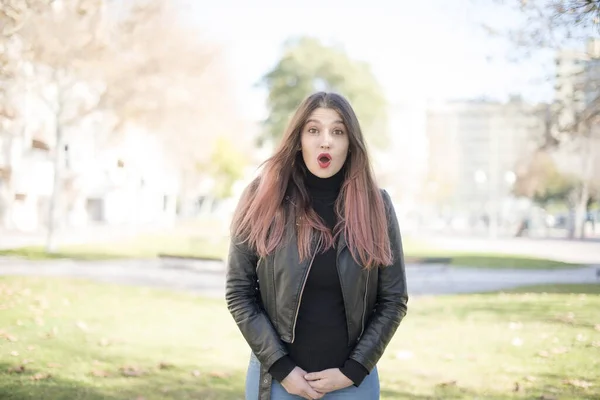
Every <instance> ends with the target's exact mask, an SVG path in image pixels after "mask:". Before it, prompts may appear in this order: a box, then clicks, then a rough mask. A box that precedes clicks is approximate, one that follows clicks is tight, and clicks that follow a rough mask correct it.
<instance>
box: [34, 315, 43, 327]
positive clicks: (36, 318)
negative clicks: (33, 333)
mask: <svg viewBox="0 0 600 400" xmlns="http://www.w3.org/2000/svg"><path fill="white" fill-rule="evenodd" d="M34 321H35V323H36V324H38V325H39V326H44V319H43V318H41V317H35V320H34Z"/></svg>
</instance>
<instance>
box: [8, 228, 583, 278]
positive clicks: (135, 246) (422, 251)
mask: <svg viewBox="0 0 600 400" xmlns="http://www.w3.org/2000/svg"><path fill="white" fill-rule="evenodd" d="M228 246H229V243H228V239H227V238H225V237H222V236H215V235H211V234H210V230H208V231H207V229H204V230H202V229H200V228H197V227H194V228H189V227H188V228H187V229H179V230H174V231H173V232H170V233H163V234H146V235H140V236H137V237H133V238H130V239H127V240H120V241H116V242H99V243H89V244H84V245H71V246H62V247H60V251H59V252H57V253H55V254H48V253H46V252H45V250H44V248H43V247H39V246H34V247H24V248H19V249H9V250H0V256H15V257H24V258H27V259H30V260H46V259H61V258H69V259H75V260H106V259H119V258H155V257H158V256H159V255H161V254H163V255H164V254H167V255H175V256H191V257H198V258H205V259H226V257H227V250H228ZM404 250H405V257H406V262H407V263H418V264H420V263H439V262H441V263H446V264H449V265H452V266H456V267H479V268H494V269H501V268H514V269H560V268H578V267H581V265H578V264H571V263H565V262H560V261H554V260H546V259H538V258H532V257H526V256H515V255H511V254H493V253H480V252H469V253H464V252H453V251H446V250H441V249H438V248H435V247H432V246H431V245H430V244H428V243H424V242H423V241H420V240H415V239H411V238H410V237H406V238H405V239H404Z"/></svg>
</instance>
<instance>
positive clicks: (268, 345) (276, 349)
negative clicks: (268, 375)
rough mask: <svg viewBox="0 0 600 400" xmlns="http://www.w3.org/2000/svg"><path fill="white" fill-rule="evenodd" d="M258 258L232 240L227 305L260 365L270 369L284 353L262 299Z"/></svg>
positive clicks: (227, 277)
mask: <svg viewBox="0 0 600 400" xmlns="http://www.w3.org/2000/svg"><path fill="white" fill-rule="evenodd" d="M257 262H258V257H257V256H256V254H254V252H252V251H251V250H250V249H248V247H247V246H245V245H244V244H240V243H236V241H235V240H234V239H232V240H231V244H230V247H229V257H228V261H227V273H226V288H225V300H226V302H227V308H228V309H229V312H230V313H231V315H232V316H233V319H234V320H235V323H236V324H237V326H238V328H239V329H240V331H241V332H242V335H243V336H244V339H246V342H248V345H249V346H250V348H251V350H252V351H253V352H254V354H255V355H256V357H257V358H258V360H259V361H260V362H261V364H262V365H263V366H264V367H265V368H266V369H267V370H268V369H270V368H271V366H272V365H273V363H275V361H277V360H278V359H280V358H281V357H283V356H285V355H286V354H287V353H288V352H287V350H286V349H285V347H284V345H283V343H282V342H281V339H280V338H279V335H278V334H277V332H276V331H275V328H274V327H273V325H272V324H271V321H270V319H269V317H268V316H267V314H266V313H265V311H264V309H263V308H262V306H261V305H260V301H259V298H258V296H259V291H258V290H259V289H258V279H257V275H256V265H257Z"/></svg>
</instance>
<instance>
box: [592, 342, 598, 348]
mask: <svg viewBox="0 0 600 400" xmlns="http://www.w3.org/2000/svg"><path fill="white" fill-rule="evenodd" d="M592 347H600V342H592Z"/></svg>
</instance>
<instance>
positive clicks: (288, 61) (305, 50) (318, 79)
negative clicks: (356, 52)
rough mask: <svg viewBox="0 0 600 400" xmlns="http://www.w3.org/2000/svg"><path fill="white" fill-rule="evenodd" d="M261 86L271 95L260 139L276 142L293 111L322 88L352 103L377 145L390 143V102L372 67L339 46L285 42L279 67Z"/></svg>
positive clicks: (309, 41)
mask: <svg viewBox="0 0 600 400" xmlns="http://www.w3.org/2000/svg"><path fill="white" fill-rule="evenodd" d="M262 83H263V84H264V85H265V86H266V88H267V89H268V91H269V95H268V99H267V106H268V109H269V116H268V118H267V119H266V121H265V132H264V135H263V136H262V140H272V141H277V140H278V139H280V138H281V136H282V135H283V133H284V130H285V127H286V125H287V123H288V120H289V118H290V117H291V115H292V113H293V111H294V110H295V109H296V107H298V105H299V104H300V103H301V102H302V100H303V99H304V98H305V97H307V96H308V95H310V94H312V93H313V92H315V91H318V90H325V91H334V92H337V93H340V94H342V95H343V96H345V97H346V98H348V100H349V101H350V102H351V103H352V106H353V108H354V109H355V110H356V113H357V115H358V118H359V121H360V123H361V127H362V128H363V130H364V132H365V135H367V136H368V137H369V138H370V140H371V142H372V143H373V144H374V145H375V146H379V147H381V146H383V145H384V144H385V143H386V141H387V125H386V124H387V112H386V100H385V98H384V95H383V92H382V89H381V86H380V85H379V83H378V82H377V80H376V79H375V76H374V75H373V73H372V72H371V70H370V67H369V66H368V65H367V64H366V63H364V62H359V61H355V60H352V59H350V58H349V57H348V55H347V54H346V53H345V52H344V51H343V50H342V49H340V48H338V47H333V46H326V45H324V44H322V43H320V42H319V41H318V40H317V39H314V38H310V37H301V38H297V39H293V40H290V41H288V42H287V43H286V45H285V47H284V51H283V55H282V57H281V59H280V60H279V62H278V63H277V65H275V67H274V68H273V69H272V70H271V71H270V72H269V73H267V74H266V75H265V76H264V77H263V79H262Z"/></svg>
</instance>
